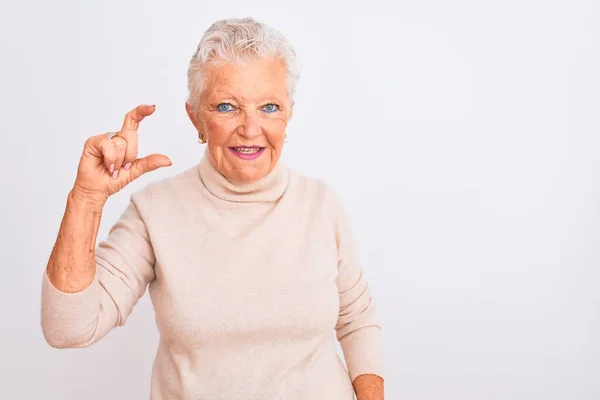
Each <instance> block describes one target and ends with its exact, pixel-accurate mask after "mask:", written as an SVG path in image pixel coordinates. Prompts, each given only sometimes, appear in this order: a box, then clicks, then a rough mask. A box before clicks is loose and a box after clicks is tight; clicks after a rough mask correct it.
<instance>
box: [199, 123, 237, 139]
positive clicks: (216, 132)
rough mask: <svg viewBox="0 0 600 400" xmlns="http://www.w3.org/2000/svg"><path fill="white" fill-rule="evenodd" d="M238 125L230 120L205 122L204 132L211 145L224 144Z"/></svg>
mask: <svg viewBox="0 0 600 400" xmlns="http://www.w3.org/2000/svg"><path fill="white" fill-rule="evenodd" d="M237 126H238V124H236V123H235V121H232V120H229V121H227V120H211V119H208V120H207V121H206V130H207V132H208V135H209V137H210V139H211V140H212V141H213V143H225V142H226V141H227V140H228V139H229V138H230V137H231V135H233V134H234V132H235V129H236V128H237Z"/></svg>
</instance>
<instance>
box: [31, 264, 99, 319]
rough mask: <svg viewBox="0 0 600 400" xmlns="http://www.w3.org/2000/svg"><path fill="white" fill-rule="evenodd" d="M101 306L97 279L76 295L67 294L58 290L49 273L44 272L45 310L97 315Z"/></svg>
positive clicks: (43, 301)
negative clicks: (90, 312)
mask: <svg viewBox="0 0 600 400" xmlns="http://www.w3.org/2000/svg"><path fill="white" fill-rule="evenodd" d="M99 304H100V290H99V284H98V279H97V277H95V278H94V280H93V281H92V283H91V284H90V285H89V286H88V287H86V288H85V289H83V290H81V291H79V292H76V293H67V292H63V291H61V290H59V289H57V288H56V287H55V286H54V285H53V284H52V282H50V279H49V278H48V274H47V272H44V279H43V282H42V305H43V308H44V309H45V310H52V311H54V312H60V313H69V314H70V313H74V314H85V313H86V312H89V311H92V312H94V313H96V311H97V309H98V305H99Z"/></svg>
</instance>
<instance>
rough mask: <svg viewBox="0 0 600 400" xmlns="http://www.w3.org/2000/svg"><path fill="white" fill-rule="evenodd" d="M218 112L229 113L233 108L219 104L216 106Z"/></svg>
mask: <svg viewBox="0 0 600 400" xmlns="http://www.w3.org/2000/svg"><path fill="white" fill-rule="evenodd" d="M217 111H219V112H230V111H233V106H232V105H231V104H229V103H221V104H219V105H218V106H217Z"/></svg>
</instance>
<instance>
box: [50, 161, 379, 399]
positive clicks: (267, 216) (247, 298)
mask: <svg viewBox="0 0 600 400" xmlns="http://www.w3.org/2000/svg"><path fill="white" fill-rule="evenodd" d="M96 263H97V272H96V279H95V280H94V282H93V283H92V285H90V286H89V287H87V288H85V289H84V290H82V291H81V292H79V293H74V294H69V293H62V292H60V291H58V290H57V289H56V288H55V287H53V286H52V284H51V283H50V281H49V280H48V278H47V275H46V274H44V277H43V284H42V328H43V332H44V335H45V337H46V339H47V340H48V342H49V343H50V344H52V345H53V346H56V347H84V346H89V345H91V344H92V343H94V342H96V341H98V340H100V339H101V338H102V337H104V336H105V335H106V334H107V333H108V332H109V331H110V330H111V329H112V328H114V327H116V326H120V325H124V324H125V321H126V319H127V317H128V316H129V315H130V313H131V312H132V310H133V308H134V306H135V304H136V303H137V302H138V300H139V298H140V297H141V296H142V295H143V294H144V293H145V291H146V288H148V290H149V294H150V296H151V299H152V303H153V306H154V309H155V312H156V321H157V325H158V329H159V332H160V343H159V347H158V351H157V354H156V358H155V361H154V366H153V372H152V377H151V399H152V400H171V399H190V400H192V399H194V400H196V399H206V400H221V399H222V400H237V399H240V400H241V399H243V400H252V399H256V400H271V399H281V400H294V399H308V400H338V399H339V400H351V399H353V390H352V385H351V381H352V380H353V379H354V378H355V377H356V376H358V375H360V374H364V373H372V374H377V375H380V376H383V372H382V360H381V350H380V337H379V326H378V324H377V321H376V318H375V314H374V307H373V304H372V301H371V295H370V292H369V289H368V285H367V283H366V280H365V277H364V274H363V271H362V269H361V266H360V263H359V262H358V260H357V257H356V255H355V250H354V244H353V239H352V233H351V229H350V225H349V222H348V220H347V219H346V217H345V214H344V212H343V210H342V207H341V205H340V203H339V201H338V199H337V197H336V195H335V193H334V191H333V190H332V189H331V188H330V187H329V186H328V185H326V184H324V183H323V182H321V181H319V180H316V179H311V178H307V177H304V176H302V175H300V174H298V173H296V172H295V171H293V170H290V169H289V168H287V167H285V166H284V165H282V164H279V165H277V167H276V168H275V169H274V170H273V171H272V172H271V173H270V174H269V175H267V176H265V177H264V178H263V179H261V180H259V181H258V182H254V183H252V184H246V185H240V184H235V183H232V182H229V181H228V180H227V179H225V177H224V176H222V175H221V174H220V173H219V172H218V171H217V170H216V169H215V168H214V166H213V164H212V163H211V161H210V160H209V158H208V155H205V156H204V158H203V159H202V160H201V162H200V163H199V165H198V166H196V167H194V168H191V169H188V170H187V171H185V172H183V173H181V174H179V175H177V176H174V177H171V178H168V179H163V180H160V181H157V182H155V183H152V184H150V185H148V186H147V187H145V188H144V189H142V190H140V191H137V192H135V193H134V194H133V195H132V197H131V202H130V204H129V206H128V207H127V209H126V210H125V211H124V213H123V214H122V216H121V217H120V219H119V220H118V221H117V222H116V223H115V225H114V226H113V228H112V229H111V231H110V234H109V235H108V237H107V238H106V239H104V240H103V241H101V242H100V243H99V244H98V247H97V250H96ZM336 337H337V339H338V340H339V341H340V344H341V346H342V349H343V353H344V358H345V360H346V363H347V367H348V370H346V369H345V368H344V365H343V364H342V361H341V360H340V358H339V357H338V355H337V353H336V351H335V338H336Z"/></svg>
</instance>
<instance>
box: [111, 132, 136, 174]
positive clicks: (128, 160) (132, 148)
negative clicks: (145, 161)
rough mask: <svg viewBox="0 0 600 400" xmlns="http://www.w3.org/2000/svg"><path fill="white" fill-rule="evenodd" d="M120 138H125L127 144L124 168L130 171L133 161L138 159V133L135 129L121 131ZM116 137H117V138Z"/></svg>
mask: <svg viewBox="0 0 600 400" xmlns="http://www.w3.org/2000/svg"><path fill="white" fill-rule="evenodd" d="M117 137H118V138H119V139H121V140H124V141H125V143H126V144H127V146H126V149H125V154H124V157H123V169H125V171H129V168H131V165H132V163H133V162H134V161H135V160H136V159H137V156H138V135H137V132H135V131H121V132H119V134H118V136H117ZM117 137H115V139H117Z"/></svg>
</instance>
